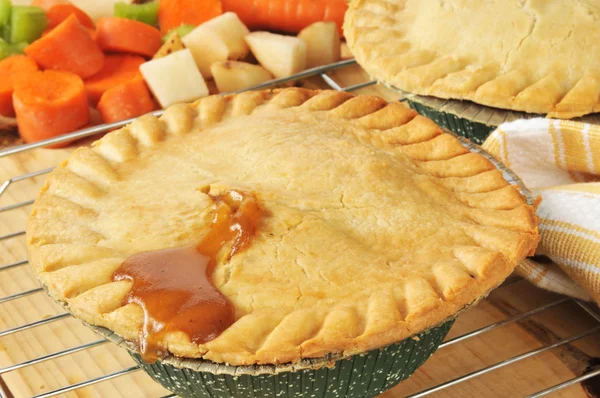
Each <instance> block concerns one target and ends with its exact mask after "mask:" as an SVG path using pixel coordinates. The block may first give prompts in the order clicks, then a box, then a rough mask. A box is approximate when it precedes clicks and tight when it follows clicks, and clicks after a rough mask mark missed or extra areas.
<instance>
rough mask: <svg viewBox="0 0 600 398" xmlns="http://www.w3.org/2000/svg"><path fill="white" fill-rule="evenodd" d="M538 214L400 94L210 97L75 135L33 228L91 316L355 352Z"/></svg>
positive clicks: (153, 337) (127, 332)
mask: <svg viewBox="0 0 600 398" xmlns="http://www.w3.org/2000/svg"><path fill="white" fill-rule="evenodd" d="M538 239H539V237H538V229H537V217H536V215H535V211H534V208H533V207H532V206H530V205H528V204H527V203H526V202H525V200H524V198H523V197H522V195H521V194H520V193H519V191H518V190H517V189H516V188H515V187H513V186H512V185H510V184H509V183H508V182H506V181H505V179H504V178H503V177H502V174H501V172H500V171H498V170H497V169H496V168H495V166H494V165H493V164H492V163H491V162H490V161H488V160H487V159H486V158H485V157H484V156H482V155H480V154H478V153H471V152H469V150H467V149H466V148H465V147H463V146H462V145H461V143H460V142H459V141H458V139H457V138H455V137H454V136H452V135H450V134H448V133H446V132H444V131H443V130H441V129H440V128H439V127H438V126H437V125H436V124H435V123H433V122H432V121H430V120H429V119H426V118H424V117H422V116H419V115H417V114H416V112H415V111H413V110H410V109H408V108H406V107H404V106H403V105H402V104H400V103H390V104H388V103H387V102H386V101H384V100H383V99H381V98H377V97H371V96H354V95H351V94H349V93H343V92H337V91H310V90H304V89H296V88H292V89H286V90H281V91H277V90H276V91H260V92H247V93H242V94H237V95H230V96H226V97H220V96H212V97H207V98H204V99H202V100H200V101H198V102H196V103H195V104H193V105H188V104H180V105H175V106H172V107H170V108H168V109H167V110H166V111H165V114H164V115H163V116H162V117H160V118H156V117H154V116H150V115H146V116H143V117H141V118H139V119H137V120H136V121H135V122H133V123H132V124H130V125H129V126H126V127H124V128H122V129H120V130H117V131H114V132H112V133H109V134H107V135H106V136H104V137H103V138H102V139H100V140H99V141H97V142H95V143H94V144H93V145H92V146H91V147H82V148H79V149H77V150H76V151H75V152H74V153H72V154H71V155H70V157H69V158H68V159H67V160H66V161H64V162H63V163H62V164H61V165H60V166H59V167H57V168H56V169H55V170H54V171H53V172H52V173H51V174H50V176H49V177H48V180H47V182H46V184H45V186H44V187H43V189H42V191H41V193H40V195H39V197H38V198H37V200H36V201H35V204H34V206H33V210H32V213H31V216H30V219H29V223H28V227H27V244H28V250H29V253H30V263H31V265H32V266H33V269H34V270H35V272H36V274H37V277H38V278H39V280H40V281H41V283H42V284H43V286H44V287H45V288H46V289H47V291H48V293H49V294H50V295H51V296H52V297H53V298H55V299H56V300H58V301H59V302H61V303H63V304H64V305H65V306H66V307H67V308H68V309H69V311H70V312H71V313H72V314H73V315H75V316H76V317H78V318H80V319H82V320H83V321H85V322H87V323H89V324H92V325H98V326H103V327H106V328H108V329H110V330H112V331H113V332H115V333H116V334H118V335H120V336H122V337H123V338H125V339H127V340H129V341H132V342H135V343H137V344H138V345H139V347H140V351H141V352H142V353H144V354H145V355H147V356H148V358H150V360H154V359H156V358H160V357H161V356H165V355H169V354H172V355H175V356H178V357H186V358H203V359H206V360H210V361H214V362H218V363H228V364H231V365H248V364H281V363H294V362H297V361H299V360H301V359H302V358H312V357H322V356H325V355H327V354H329V353H343V354H344V355H352V354H356V353H361V352H365V351H367V350H371V349H374V348H379V347H383V346H385V345H388V344H391V343H394V342H398V341H401V340H403V339H405V338H407V337H410V336H413V335H415V334H417V333H419V332H422V331H424V330H427V329H429V328H431V327H434V326H436V325H439V324H441V323H442V322H444V321H446V320H447V319H449V318H452V317H453V316H454V315H455V314H456V313H457V312H458V311H459V310H461V309H463V308H465V307H466V306H468V305H471V304H473V303H474V302H476V301H477V300H478V299H480V298H481V297H482V296H484V295H486V294H487V293H488V292H489V291H490V290H491V289H493V288H494V287H496V286H498V285H499V284H500V283H501V282H502V281H503V280H504V279H505V278H506V277H507V276H508V275H509V274H510V273H511V271H512V270H513V269H514V267H515V265H516V263H517V262H518V261H520V260H521V259H523V258H524V257H525V256H527V255H528V254H531V253H533V251H534V249H535V247H536V245H537V242H538Z"/></svg>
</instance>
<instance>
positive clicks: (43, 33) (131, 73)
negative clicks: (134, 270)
mask: <svg viewBox="0 0 600 398" xmlns="http://www.w3.org/2000/svg"><path fill="white" fill-rule="evenodd" d="M15 1H18V0H15ZM20 1H21V2H22V0H20ZM131 1H132V0H128V1H125V2H123V1H118V2H115V1H113V0H104V1H102V2H98V1H93V0H71V2H68V1H66V0H33V1H32V2H31V4H30V5H17V4H12V3H11V1H10V0H0V76H2V78H1V79H0V116H1V117H5V118H6V117H8V118H10V117H16V122H17V125H18V130H19V133H20V134H21V136H22V137H23V139H24V140H25V141H27V142H32V141H38V140H43V139H47V138H50V137H54V136H57V135H61V134H65V133H69V132H73V131H75V130H78V129H81V128H84V127H87V126H91V125H94V124H99V123H103V122H104V123H112V122H116V121H120V120H124V119H129V118H132V117H136V116H140V115H142V114H145V113H148V112H151V111H153V110H155V109H158V108H160V107H162V108H164V107H167V106H169V105H172V104H175V103H180V102H189V101H193V100H196V99H198V98H201V97H204V96H206V95H208V94H209V88H208V85H207V81H209V80H211V79H212V80H214V85H215V86H216V88H217V89H218V91H219V92H230V91H235V90H239V89H243V88H246V87H250V86H253V85H256V84H259V83H262V82H265V81H267V80H271V79H273V78H274V77H284V76H289V75H291V74H294V73H297V72H300V71H302V70H304V69H306V68H311V67H314V66H318V65H322V64H328V63H331V62H335V61H337V60H339V59H340V45H341V41H340V31H341V25H342V21H343V15H344V12H345V10H346V1H345V0H329V1H320V0H295V1H285V0H253V1H242V0H203V1H196V0H160V1H152V2H146V3H142V4H134V3H132V2H131ZM99 3H102V4H99ZM106 3H109V5H110V7H107V4H106ZM250 29H271V30H276V31H279V32H286V34H276V33H271V32H267V31H254V32H250ZM296 33H298V34H297V36H293V35H291V34H296Z"/></svg>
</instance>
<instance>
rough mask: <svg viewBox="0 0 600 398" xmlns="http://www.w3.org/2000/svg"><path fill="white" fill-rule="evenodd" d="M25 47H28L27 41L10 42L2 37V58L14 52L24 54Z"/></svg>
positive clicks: (0, 40)
mask: <svg viewBox="0 0 600 398" xmlns="http://www.w3.org/2000/svg"><path fill="white" fill-rule="evenodd" d="M25 47H27V43H17V44H10V43H7V42H6V41H4V40H2V39H0V60H2V59H4V58H6V57H10V56H11V55H14V54H23V50H24V49H25Z"/></svg>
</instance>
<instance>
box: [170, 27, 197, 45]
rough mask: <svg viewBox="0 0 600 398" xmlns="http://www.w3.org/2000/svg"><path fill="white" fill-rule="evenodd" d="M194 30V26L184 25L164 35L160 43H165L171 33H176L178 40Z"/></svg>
mask: <svg viewBox="0 0 600 398" xmlns="http://www.w3.org/2000/svg"><path fill="white" fill-rule="evenodd" d="M194 29H196V26H195V25H190V24H185V23H184V24H183V25H180V26H178V27H176V28H173V29H171V30H170V31H169V32H168V33H167V34H166V35H164V36H163V38H162V41H163V43H165V42H166V41H167V40H168V39H169V37H170V36H171V35H172V34H173V33H177V34H178V35H179V38H182V37H183V36H185V35H187V34H188V33H190V32H191V31H192V30H194Z"/></svg>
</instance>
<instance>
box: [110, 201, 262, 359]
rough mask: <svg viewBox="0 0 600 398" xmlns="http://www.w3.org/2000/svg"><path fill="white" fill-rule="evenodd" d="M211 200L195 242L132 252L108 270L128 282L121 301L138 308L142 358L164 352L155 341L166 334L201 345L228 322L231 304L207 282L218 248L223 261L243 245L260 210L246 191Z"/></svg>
mask: <svg viewBox="0 0 600 398" xmlns="http://www.w3.org/2000/svg"><path fill="white" fill-rule="evenodd" d="M211 198H212V199H213V201H214V202H215V207H214V211H213V212H212V218H211V222H210V225H209V226H208V230H207V232H206V234H205V235H204V236H203V237H202V238H201V239H200V241H199V242H198V243H196V244H192V245H188V246H184V247H177V248H169V249H162V250H156V251H149V252H142V253H138V254H134V255H132V256H130V257H129V258H127V259H126V260H125V261H124V262H123V263H122V264H121V266H120V267H119V268H118V269H117V270H116V271H115V273H114V274H113V280H114V281H120V280H130V281H132V282H133V286H132V288H131V291H130V292H129V294H128V295H127V297H126V298H125V300H124V304H129V303H135V304H138V305H139V306H140V307H141V308H142V310H143V311H144V325H143V327H142V330H141V331H140V351H141V354H142V356H143V357H144V360H146V361H148V362H154V361H156V360H157V359H158V358H159V357H160V356H161V355H163V354H164V353H162V352H161V350H160V346H159V344H158V343H159V341H160V339H161V338H162V337H163V336H164V335H165V334H166V333H169V332H174V331H181V332H184V333H185V334H187V335H188V336H189V337H190V339H191V340H192V341H193V342H194V343H196V344H202V343H206V342H208V341H211V340H213V339H215V338H216V337H217V336H219V335H220V334H221V333H222V332H223V331H224V330H225V329H227V328H228V327H229V326H230V325H231V324H232V323H233V322H234V308H233V306H232V305H231V303H230V302H229V300H227V298H226V297H225V296H223V295H222V294H221V293H220V292H219V291H218V290H217V289H216V288H215V287H214V286H213V284H212V282H211V276H212V272H213V270H214V267H215V265H216V262H217V255H218V254H219V252H220V251H221V249H222V248H223V246H225V245H226V244H228V243H231V249H230V251H229V254H228V259H229V258H231V257H232V256H233V255H235V254H236V253H239V252H241V251H242V250H244V249H245V248H246V247H247V246H248V244H249V243H250V240H251V239H252V237H253V236H254V235H255V233H256V230H257V228H258V225H259V224H260V220H261V218H262V211H261V209H260V207H259V205H258V202H257V201H256V198H255V197H254V196H253V195H252V194H248V193H244V192H239V191H228V192H227V193H225V194H223V195H219V196H214V197H211Z"/></svg>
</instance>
